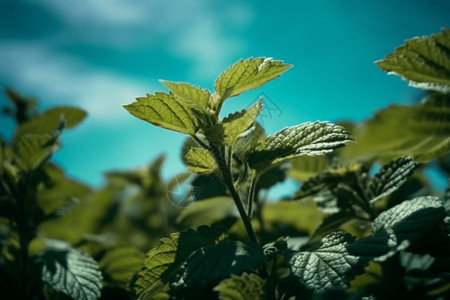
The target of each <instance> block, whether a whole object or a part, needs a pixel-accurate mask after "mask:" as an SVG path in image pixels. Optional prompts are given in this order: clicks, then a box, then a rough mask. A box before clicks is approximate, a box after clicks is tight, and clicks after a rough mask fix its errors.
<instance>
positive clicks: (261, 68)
mask: <svg viewBox="0 0 450 300" xmlns="http://www.w3.org/2000/svg"><path fill="white" fill-rule="evenodd" d="M290 67H291V65H289V64H285V63H283V62H282V61H280V60H273V59H272V58H269V57H266V58H264V57H258V58H249V59H246V60H239V61H238V62H236V63H235V64H234V65H232V66H231V67H229V68H228V69H227V70H226V71H225V72H223V73H222V74H220V76H219V77H218V78H217V79H216V82H215V84H214V89H215V90H216V92H217V93H218V94H219V95H220V96H221V98H222V99H226V98H229V97H234V96H237V95H239V94H241V93H243V92H245V91H248V90H252V89H255V88H257V87H260V86H261V85H263V84H265V83H267V82H269V81H270V80H272V79H275V78H277V77H278V76H280V75H281V74H282V73H283V72H285V71H286V70H288V69H289V68H290Z"/></svg>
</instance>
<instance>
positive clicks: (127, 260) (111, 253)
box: [98, 247, 144, 288]
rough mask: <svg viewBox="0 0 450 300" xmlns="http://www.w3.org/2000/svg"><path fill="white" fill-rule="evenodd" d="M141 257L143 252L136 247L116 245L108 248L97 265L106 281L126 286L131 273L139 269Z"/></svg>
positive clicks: (131, 275)
mask: <svg viewBox="0 0 450 300" xmlns="http://www.w3.org/2000/svg"><path fill="white" fill-rule="evenodd" d="M143 258H144V254H143V253H142V252H141V251H139V250H137V249H136V248H132V247H117V248H112V249H109V250H108V251H107V252H106V254H105V255H104V256H103V257H102V259H101V260H100V262H99V263H98V265H99V268H100V270H102V272H103V274H104V276H105V279H106V280H107V281H113V282H115V283H117V284H119V285H121V286H122V287H123V288H126V287H127V286H128V283H129V282H130V279H131V278H132V277H133V275H134V274H136V273H137V272H138V271H139V269H140V266H141V261H142V259H143Z"/></svg>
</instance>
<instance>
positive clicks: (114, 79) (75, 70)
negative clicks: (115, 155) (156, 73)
mask: <svg viewBox="0 0 450 300" xmlns="http://www.w3.org/2000/svg"><path fill="white" fill-rule="evenodd" d="M0 57H2V60H0V78H4V79H2V80H3V81H4V84H6V85H12V87H13V88H14V87H17V88H20V89H21V90H26V91H27V94H32V93H36V91H38V94H37V95H36V96H38V97H39V98H40V99H41V100H42V101H46V103H47V104H51V105H60V104H70V105H77V106H81V107H83V108H84V109H86V110H87V111H88V112H89V114H90V115H91V116H92V117H93V119H95V120H101V121H102V122H108V121H117V119H118V118H122V117H123V118H125V117H127V114H126V113H124V110H123V108H122V107H121V104H127V103H130V102H132V101H133V100H134V98H135V97H136V96H140V95H144V94H145V93H146V92H152V91H153V90H154V89H153V88H152V87H151V86H150V85H148V84H144V83H142V82H139V81H137V80H132V79H129V78H127V77H125V76H122V75H120V74H115V73H113V72H110V71H101V70H98V69H96V68H93V67H92V66H89V65H86V64H85V63H83V62H82V61H79V60H77V59H75V58H73V57H67V56H64V55H61V54H59V53H55V52H54V51H52V50H51V49H49V48H46V47H45V46H43V45H40V44H33V43H30V42H28V43H26V42H25V43H15V44H0Z"/></svg>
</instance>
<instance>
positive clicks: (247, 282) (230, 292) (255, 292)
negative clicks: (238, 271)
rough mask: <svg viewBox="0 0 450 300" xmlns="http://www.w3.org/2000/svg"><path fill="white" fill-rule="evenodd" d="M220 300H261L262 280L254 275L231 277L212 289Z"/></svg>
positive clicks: (263, 294) (262, 292)
mask: <svg viewBox="0 0 450 300" xmlns="http://www.w3.org/2000/svg"><path fill="white" fill-rule="evenodd" d="M214 291H216V292H218V293H219V299H220V300H248V299H252V300H263V299H266V298H265V293H264V279H262V278H261V277H259V276H258V275H255V274H248V273H243V274H242V275H239V276H238V275H231V277H230V278H227V279H224V280H222V281H221V282H220V284H219V285H217V286H216V287H215V288H214Z"/></svg>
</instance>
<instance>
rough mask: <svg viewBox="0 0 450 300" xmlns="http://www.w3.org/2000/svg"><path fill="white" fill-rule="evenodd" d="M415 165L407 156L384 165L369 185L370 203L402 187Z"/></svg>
mask: <svg viewBox="0 0 450 300" xmlns="http://www.w3.org/2000/svg"><path fill="white" fill-rule="evenodd" d="M416 167H417V164H415V163H414V161H413V160H412V159H411V157H409V156H403V157H400V158H398V159H395V160H393V161H391V162H390V163H388V164H386V165H384V166H383V167H382V168H381V169H380V171H378V173H377V174H376V175H375V176H374V178H373V179H372V180H371V182H370V184H369V187H368V188H369V191H370V193H371V198H372V199H371V200H370V201H371V202H375V201H377V200H378V199H380V198H382V197H384V196H387V195H389V194H391V193H393V192H394V191H396V190H397V189H398V188H399V187H400V186H402V185H403V184H404V183H405V182H406V181H407V180H408V178H409V177H410V176H411V175H412V174H413V173H414V170H415V169H416Z"/></svg>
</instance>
